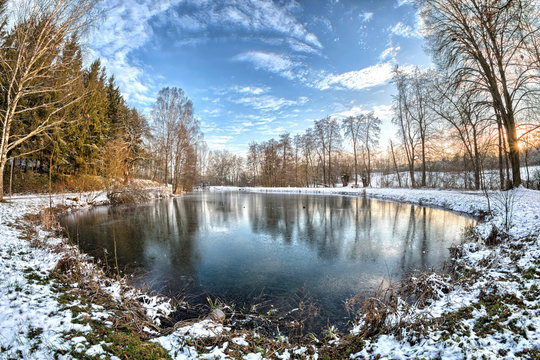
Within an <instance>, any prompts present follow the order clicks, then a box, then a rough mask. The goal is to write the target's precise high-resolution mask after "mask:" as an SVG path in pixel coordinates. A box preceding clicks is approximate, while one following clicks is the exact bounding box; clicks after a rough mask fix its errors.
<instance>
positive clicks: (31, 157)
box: [0, 0, 202, 200]
mask: <svg viewBox="0 0 540 360" xmlns="http://www.w3.org/2000/svg"><path fill="white" fill-rule="evenodd" d="M95 5H96V2H95V1H93V0H36V1H33V2H27V3H21V4H19V7H18V8H16V9H15V11H13V12H10V13H8V11H7V1H5V0H0V42H1V48H0V126H1V131H2V132H1V138H0V140H1V142H0V200H2V199H3V195H4V176H5V175H6V174H7V173H8V172H9V173H10V175H11V174H12V172H13V170H14V169H15V170H16V171H17V170H18V171H27V170H28V169H30V170H35V171H41V172H48V173H49V176H51V175H52V174H79V175H80V174H86V175H99V176H101V177H102V178H104V179H107V180H110V181H109V182H110V183H114V182H117V183H118V182H120V183H122V184H123V185H127V184H128V183H129V182H130V179H131V178H132V176H133V174H134V173H136V175H137V176H139V177H147V178H150V179H154V180H160V181H163V182H166V183H172V184H173V188H174V190H175V191H179V190H180V189H181V188H183V189H189V188H191V187H192V186H193V185H194V184H195V182H196V171H197V169H196V164H197V149H196V146H197V144H198V143H199V142H201V141H202V135H201V133H200V130H199V127H198V123H197V121H196V120H195V118H194V115H193V105H192V103H191V101H190V100H189V98H187V96H186V95H185V94H184V93H183V91H182V90H181V89H177V88H165V89H163V90H162V91H161V92H160V93H159V94H158V98H157V100H156V103H155V105H154V106H153V109H152V112H151V114H146V115H143V114H141V113H140V112H139V111H138V110H137V109H135V108H132V107H130V106H128V105H127V103H126V101H125V99H124V97H123V96H122V94H121V93H120V90H119V88H118V85H117V84H116V82H115V79H114V76H109V77H108V76H107V75H106V69H105V68H104V67H103V66H102V65H101V63H100V61H99V59H98V60H95V61H94V62H92V63H91V64H90V65H89V66H87V67H85V66H84V65H83V55H82V50H81V41H80V39H81V37H82V34H84V32H85V31H86V30H87V29H88V28H89V26H91V25H92V23H93V22H94V21H95V20H96V18H97V16H98V14H96V11H95ZM148 118H150V120H149V119H148ZM7 164H10V165H11V166H10V167H8V166H7ZM8 168H9V169H8ZM180 184H181V185H180Z"/></svg>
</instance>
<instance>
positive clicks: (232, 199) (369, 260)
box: [63, 192, 475, 324]
mask: <svg viewBox="0 0 540 360" xmlns="http://www.w3.org/2000/svg"><path fill="white" fill-rule="evenodd" d="M63 223H64V226H65V227H66V228H67V230H68V231H69V233H70V234H71V236H72V238H74V239H75V241H76V242H77V243H78V244H79V246H80V247H81V249H82V250H83V251H85V252H86V253H89V254H91V255H93V256H96V257H98V258H100V259H102V260H103V261H107V262H108V263H109V265H113V264H114V242H116V249H117V258H118V263H119V267H120V268H121V269H123V270H124V272H125V273H127V274H132V275H133V283H134V285H136V286H147V287H150V288H151V289H152V290H155V291H158V292H160V293H163V294H165V295H169V296H178V297H187V298H188V299H190V301H192V302H196V303H197V302H198V303H206V301H207V300H206V298H207V297H208V296H209V297H211V298H212V299H216V298H219V299H221V300H222V301H224V302H226V303H235V304H237V306H242V305H246V306H247V307H248V308H249V307H253V305H255V304H264V305H265V306H266V308H265V310H264V311H267V309H268V307H273V309H275V312H276V313H281V314H283V313H285V312H287V311H290V310H291V309H294V308H296V307H298V304H299V302H300V301H304V303H307V302H311V303H313V304H316V306H317V307H318V308H319V310H320V317H321V319H322V322H324V324H326V323H327V322H329V323H336V324H344V323H345V322H346V321H347V319H350V317H349V314H347V312H346V310H345V306H344V304H345V301H346V300H347V299H348V298H350V297H352V296H355V295H357V294H369V293H370V292H371V293H373V291H375V290H376V289H377V287H378V286H379V285H380V284H381V282H382V281H384V280H388V279H389V278H391V279H393V280H398V279H401V278H402V277H404V276H406V275H407V274H410V273H411V272H413V271H417V270H422V269H431V268H440V267H441V266H442V265H443V264H444V262H445V260H446V259H447V258H448V255H449V251H448V248H449V247H450V246H452V245H453V244H457V243H458V242H459V241H460V240H461V239H462V236H463V235H462V234H463V230H464V229H465V228H466V227H468V226H470V225H474V224H475V220H474V219H471V218H467V217H463V216H459V215H456V214H454V213H450V212H447V211H443V210H439V209H432V208H425V207H419V206H412V205H407V204H401V203H393V202H384V201H377V200H370V199H366V198H362V197H348V196H323V195H302V194H290V193H289V194H265V193H246V192H199V193H193V194H189V195H185V196H182V197H178V198H174V199H168V200H158V201H155V202H152V203H149V204H145V205H139V206H131V207H127V206H122V207H96V208H93V209H91V210H87V211H83V212H76V213H73V214H70V215H68V216H66V217H65V218H64V219H63Z"/></svg>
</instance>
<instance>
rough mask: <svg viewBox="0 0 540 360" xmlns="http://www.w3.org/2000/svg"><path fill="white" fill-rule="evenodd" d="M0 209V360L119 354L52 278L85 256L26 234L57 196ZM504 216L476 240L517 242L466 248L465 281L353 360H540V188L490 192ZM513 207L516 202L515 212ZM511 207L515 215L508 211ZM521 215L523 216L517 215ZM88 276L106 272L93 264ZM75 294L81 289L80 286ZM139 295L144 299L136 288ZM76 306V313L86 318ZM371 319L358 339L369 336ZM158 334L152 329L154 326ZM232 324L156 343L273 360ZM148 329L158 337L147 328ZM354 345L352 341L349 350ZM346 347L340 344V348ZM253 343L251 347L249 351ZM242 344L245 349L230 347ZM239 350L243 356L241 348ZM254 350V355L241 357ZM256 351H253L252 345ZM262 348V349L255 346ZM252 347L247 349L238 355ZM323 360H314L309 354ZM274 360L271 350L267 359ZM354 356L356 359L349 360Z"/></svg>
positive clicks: (387, 192) (442, 196)
mask: <svg viewBox="0 0 540 360" xmlns="http://www.w3.org/2000/svg"><path fill="white" fill-rule="evenodd" d="M212 190H213V191H231V190H244V191H258V192H294V193H310V194H328V195H342V196H364V195H365V196H368V197H373V198H378V199H383V200H391V201H401V202H407V203H411V204H419V205H425V206H434V207H441V208H445V209H448V210H451V211H456V212H461V213H466V214H472V215H481V214H485V213H486V212H487V210H488V201H487V199H486V197H485V196H483V195H482V193H480V192H464V191H441V190H421V189H420V190H408V189H366V190H364V189H353V188H335V189H332V188H317V189H309V188H282V189H275V188H249V189H248V188H243V189H240V188H221V187H215V188H212ZM78 196H79V199H78V201H77V207H86V206H88V204H89V203H92V202H99V201H102V200H104V197H103V194H101V195H99V196H96V194H85V195H83V196H81V195H78ZM73 197H74V195H72V194H64V195H55V196H54V197H53V201H54V203H55V204H73V203H74V201H72V200H68V198H73ZM7 200H8V203H0V258H1V262H0V358H7V359H11V358H14V359H16V358H28V359H48V358H55V357H56V358H72V357H73V356H87V357H95V358H115V357H114V356H113V355H112V354H111V353H109V352H108V351H107V349H108V345H109V344H107V343H106V342H102V343H99V342H98V343H96V342H95V341H94V342H90V341H88V339H89V338H90V337H91V336H92V332H93V329H92V328H91V327H89V326H88V325H87V323H85V322H84V321H81V319H88V318H92V319H96V320H99V321H103V322H110V321H112V319H111V318H112V317H113V316H114V314H112V313H111V312H109V311H108V310H106V309H105V308H103V307H102V306H100V305H96V304H84V306H83V304H80V303H79V302H78V300H77V299H76V298H69V299H67V300H66V299H65V296H63V294H64V290H58V287H59V284H58V283H57V281H55V280H51V279H50V274H51V271H52V270H53V269H54V267H55V266H56V264H57V263H58V260H59V259H60V258H61V257H62V256H63V254H65V252H66V251H68V252H69V251H71V252H73V251H75V250H74V249H73V248H72V247H69V246H68V245H65V243H64V242H63V241H62V240H61V239H58V238H54V237H48V235H47V233H46V232H44V231H42V230H40V229H38V232H37V235H33V236H37V237H38V238H39V242H35V241H29V240H28V239H27V238H25V236H24V235H25V234H24V228H22V227H19V226H18V225H20V224H21V221H22V217H23V215H24V214H26V213H37V212H38V211H39V210H40V209H41V208H43V207H44V206H47V205H48V201H49V198H48V196H20V197H14V198H12V199H9V198H8V199H7ZM489 205H490V206H491V208H492V210H493V213H494V217H493V218H488V219H487V220H486V221H485V222H483V223H481V224H480V225H478V227H477V228H476V233H477V235H478V237H479V239H480V240H485V239H486V238H488V237H489V235H490V234H491V232H492V227H496V228H499V229H508V233H509V234H510V235H511V236H512V237H511V238H510V239H509V240H504V241H503V242H502V243H501V244H500V245H498V246H491V247H488V246H486V245H484V244H483V243H482V241H480V242H474V243H470V244H464V245H463V246H462V247H461V253H462V254H461V256H460V257H459V260H458V265H459V268H460V269H461V270H460V274H461V276H460V277H458V279H453V280H452V279H450V278H449V277H448V276H438V275H433V277H432V278H430V279H431V280H430V281H434V282H435V283H437V284H443V285H441V287H443V288H446V289H445V290H444V291H442V290H441V291H440V295H439V296H438V297H436V298H435V299H434V300H433V301H432V302H431V303H429V304H428V305H427V306H426V307H424V308H422V309H420V308H417V307H414V306H413V307H409V306H403V307H402V308H400V311H398V312H397V313H395V314H392V315H390V316H389V317H388V318H387V323H388V326H389V327H392V326H394V328H396V326H397V327H398V328H399V329H401V330H399V331H397V332H396V331H394V332H392V333H390V334H386V335H384V334H383V335H380V336H377V337H374V338H370V339H368V340H365V341H363V342H361V344H362V345H361V346H356V347H354V350H355V351H354V353H351V354H350V358H377V357H379V358H392V359H405V358H451V359H466V358H473V357H478V358H482V356H484V357H485V358H488V359H496V358H509V359H511V358H531V359H532V358H538V356H539V355H540V307H539V305H540V300H539V299H540V290H539V289H540V276H539V275H540V246H539V245H540V244H539V241H540V218H539V217H540V191H531V190H526V189H523V188H520V189H518V190H516V191H515V192H513V193H511V195H508V193H497V192H494V193H491V195H490V202H489ZM511 205H512V206H511ZM506 210H512V211H506ZM509 213H512V214H511V215H512V216H510V217H509V216H507V214H509ZM84 266H85V269H86V271H88V272H89V273H93V272H97V270H96V269H95V267H93V265H92V264H90V263H87V264H86V265H84ZM70 286H71V287H73V288H76V287H77V286H78V284H76V283H74V284H71V285H70ZM103 286H104V287H107V288H108V289H109V292H110V293H111V296H112V297H113V298H115V297H116V298H117V299H119V300H120V298H121V296H120V287H121V284H119V283H118V282H115V281H109V282H107V286H106V285H105V283H104V285H103ZM130 296H141V294H140V293H136V292H133V293H132V294H131V295H130ZM143 302H144V303H145V304H146V307H147V310H148V315H149V316H150V317H153V318H154V319H158V318H159V317H158V315H160V314H161V315H164V314H166V313H167V312H168V311H170V310H171V309H170V305H169V304H168V303H167V302H164V301H163V300H162V299H158V298H151V297H146V298H145V300H144V301H143ZM73 308H77V309H78V310H77V312H76V314H77V315H74V314H75V312H74V311H73ZM419 318H421V319H423V320H424V321H425V326H426V329H427V331H423V332H418V331H416V330H415V328H414V327H411V326H407V325H406V324H407V323H408V322H414V320H415V319H419ZM362 325H363V319H362V318H360V319H359V322H358V324H357V326H356V327H355V328H354V329H353V330H352V332H353V333H358V332H361V330H362ZM148 330H149V329H148ZM229 331H230V329H229V328H228V327H227V326H222V325H219V324H214V323H212V322H209V321H202V322H199V323H196V324H192V325H185V326H179V327H178V328H177V329H176V330H175V331H174V332H172V333H171V334H169V335H167V336H161V337H156V338H155V339H154V340H153V341H155V342H157V343H159V344H161V345H162V346H163V347H164V348H165V349H166V350H167V351H168V352H169V354H170V356H171V357H172V358H174V359H200V358H204V359H226V358H233V356H232V355H231V352H234V351H236V354H235V355H236V356H237V357H235V358H238V356H239V357H241V358H243V359H262V358H265V357H270V355H268V353H265V349H263V348H260V347H258V346H249V347H248V346H247V345H246V343H247V342H248V341H249V340H250V339H252V338H256V335H254V336H251V337H250V338H249V339H246V338H245V337H239V336H238V335H236V334H232V333H230V336H229V338H228V337H227V335H228V334H229ZM148 332H149V333H150V332H151V331H148ZM205 337H214V338H216V343H219V344H218V345H215V346H211V347H206V348H203V349H204V351H203V352H204V353H197V349H199V351H201V348H200V347H199V348H196V347H195V345H194V344H195V343H196V342H197V339H199V338H205ZM345 342H346V340H345V339H344V338H343V339H342V343H345ZM333 344H334V345H335V346H339V344H340V342H339V341H337V342H333ZM250 345H251V344H250ZM233 348H234V351H233V350H231V349H233ZM239 349H240V350H239ZM242 349H243V350H242ZM250 349H251V350H250ZM253 349H257V352H255V351H253ZM239 351H242V353H241V354H239V353H238V352H239ZM320 351H322V350H321V348H318V349H317V348H316V347H313V348H310V349H308V348H306V347H299V348H294V347H289V349H285V350H282V351H281V352H280V353H278V354H274V355H273V356H272V357H273V358H281V359H291V358H308V357H309V356H311V357H313V358H318V357H319V355H318V352H320ZM308 353H309V354H315V355H307V354H308ZM263 354H266V355H263ZM343 356H345V355H343Z"/></svg>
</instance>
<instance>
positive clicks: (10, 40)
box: [0, 0, 95, 201]
mask: <svg viewBox="0 0 540 360" xmlns="http://www.w3.org/2000/svg"><path fill="white" fill-rule="evenodd" d="M94 4H95V0H34V1H31V2H30V1H29V2H22V3H20V4H19V7H18V8H17V9H16V13H13V14H7V13H5V12H2V13H1V14H0V16H1V19H0V23H2V24H3V25H2V27H1V29H0V30H1V34H2V35H1V38H0V41H1V43H2V46H1V50H0V93H1V95H2V102H1V106H0V126H1V129H2V133H1V138H0V201H1V200H2V199H3V174H4V168H5V165H6V163H7V161H8V160H9V156H10V154H11V153H12V152H13V150H14V149H16V148H17V147H18V146H20V145H21V144H23V143H24V142H26V141H28V140H29V139H31V138H33V137H35V136H38V135H40V134H42V133H44V132H46V131H48V130H50V129H52V128H54V127H56V126H58V125H60V124H61V123H63V122H65V121H67V116H65V114H66V110H67V109H68V108H69V107H71V106H72V105H74V104H75V103H77V102H78V101H80V100H81V98H82V97H83V95H82V94H80V93H76V92H74V91H71V88H72V84H73V83H75V82H76V81H78V79H77V78H73V77H72V78H66V79H65V81H64V82H62V83H58V82H57V81H55V79H56V77H57V76H58V75H59V74H61V73H64V72H65V70H66V69H67V68H69V67H70V66H71V64H70V63H69V62H67V63H66V62H65V61H61V57H62V54H63V51H64V48H65V46H66V44H67V43H68V42H69V41H70V39H72V38H73V37H74V36H76V35H77V34H80V33H81V32H82V31H84V30H85V29H86V28H87V26H88V25H89V23H90V20H91V16H90V15H91V12H92V10H93V9H94ZM8 18H9V19H10V21H12V22H13V23H12V26H8V25H6V24H7V22H8ZM36 97H37V98H39V101H37V102H30V104H32V105H26V104H27V101H26V100H27V99H29V98H36ZM38 110H40V111H42V112H43V113H45V114H46V115H45V116H43V117H42V118H41V119H40V120H39V121H38V122H33V123H31V124H30V126H29V127H27V128H26V129H25V132H24V133H18V134H17V136H13V134H12V127H13V124H14V122H16V121H20V119H24V117H25V116H26V115H28V114H29V113H31V112H34V111H38ZM19 155H21V154H19Z"/></svg>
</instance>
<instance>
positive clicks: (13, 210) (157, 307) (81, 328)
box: [0, 193, 172, 359]
mask: <svg viewBox="0 0 540 360" xmlns="http://www.w3.org/2000/svg"><path fill="white" fill-rule="evenodd" d="M74 197H77V198H78V199H77V201H75V200H70V199H73V198H74ZM6 200H7V203H0V259H1V260H0V349H1V351H0V353H1V355H2V356H1V358H8V359H11V358H25V359H26V358H28V359H30V358H32V359H52V358H59V359H67V358H71V357H70V356H69V355H68V353H69V350H71V349H73V350H75V351H77V352H79V353H84V354H85V355H87V356H98V355H103V354H106V351H105V350H104V349H103V347H102V345H104V344H95V345H93V346H91V345H90V344H89V343H88V342H87V341H86V337H85V335H87V334H88V335H89V334H90V333H91V332H92V331H93V330H92V328H91V327H90V326H89V325H88V324H81V322H82V321H81V319H83V318H84V317H88V318H93V319H98V320H105V319H109V318H111V317H112V316H113V315H114V314H112V313H109V312H108V311H106V310H105V309H104V308H103V307H102V306H99V305H96V304H91V305H90V307H89V308H88V309H84V311H82V312H80V313H79V315H78V316H76V317H74V316H73V312H72V311H71V309H72V308H75V307H77V308H78V309H82V306H81V303H80V301H79V300H70V301H67V302H65V301H64V303H62V302H61V301H60V300H59V297H60V296H61V295H62V293H61V292H59V291H57V290H55V286H56V285H57V281H56V280H53V279H51V277H50V273H51V272H52V271H53V270H54V268H55V266H56V264H57V263H58V261H59V260H60V259H61V258H62V257H63V256H65V254H70V255H71V256H73V255H74V254H78V250H77V249H76V248H73V247H72V246H70V245H69V244H66V241H65V240H64V239H61V238H55V237H48V236H49V234H48V232H46V231H44V230H42V229H40V228H38V229H36V230H37V231H36V234H37V235H36V236H37V238H38V240H39V242H38V243H36V242H34V241H29V240H27V239H25V235H24V231H23V227H20V226H19V225H23V224H22V218H23V216H24V215H25V214H27V213H30V214H37V213H38V212H39V211H40V209H43V208H44V207H46V206H48V205H49V197H48V196H45V195H39V196H38V195H25V196H14V197H11V198H9V197H8V198H7V199H6ZM52 202H53V206H54V205H58V204H61V205H71V206H75V209H77V208H78V209H84V208H87V207H88V206H89V205H91V204H98V203H104V202H106V195H105V194H104V193H87V194H76V195H74V194H60V195H54V196H53V197H52ZM35 244H37V246H36V245H35ZM78 256H79V258H80V259H81V260H82V263H81V264H82V265H81V266H82V270H81V271H82V272H83V273H85V272H86V273H87V275H88V276H94V275H95V276H103V274H102V273H100V272H99V271H98V269H96V268H95V266H94V265H93V264H92V263H90V262H85V261H84V260H85V256H84V255H83V254H79V255H78ZM108 281H109V282H110V283H111V284H112V285H111V292H113V290H112V288H114V289H115V291H119V289H120V287H121V286H125V284H120V283H118V282H115V281H111V280H108ZM72 286H73V288H76V287H77V284H72ZM126 289H127V290H125V291H124V295H125V296H134V297H139V298H141V300H142V301H144V302H145V307H146V308H147V311H148V315H149V316H150V317H151V318H154V319H155V320H156V323H157V322H158V320H159V317H160V316H166V315H167V314H168V313H170V312H171V310H172V308H171V306H170V303H168V302H164V301H160V299H159V298H156V297H152V296H147V295H146V294H143V293H141V292H140V291H138V290H136V289H130V288H128V287H126ZM111 324H112V323H111ZM71 334H77V336H71ZM63 354H65V355H63ZM106 355H108V357H111V356H112V354H106Z"/></svg>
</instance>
